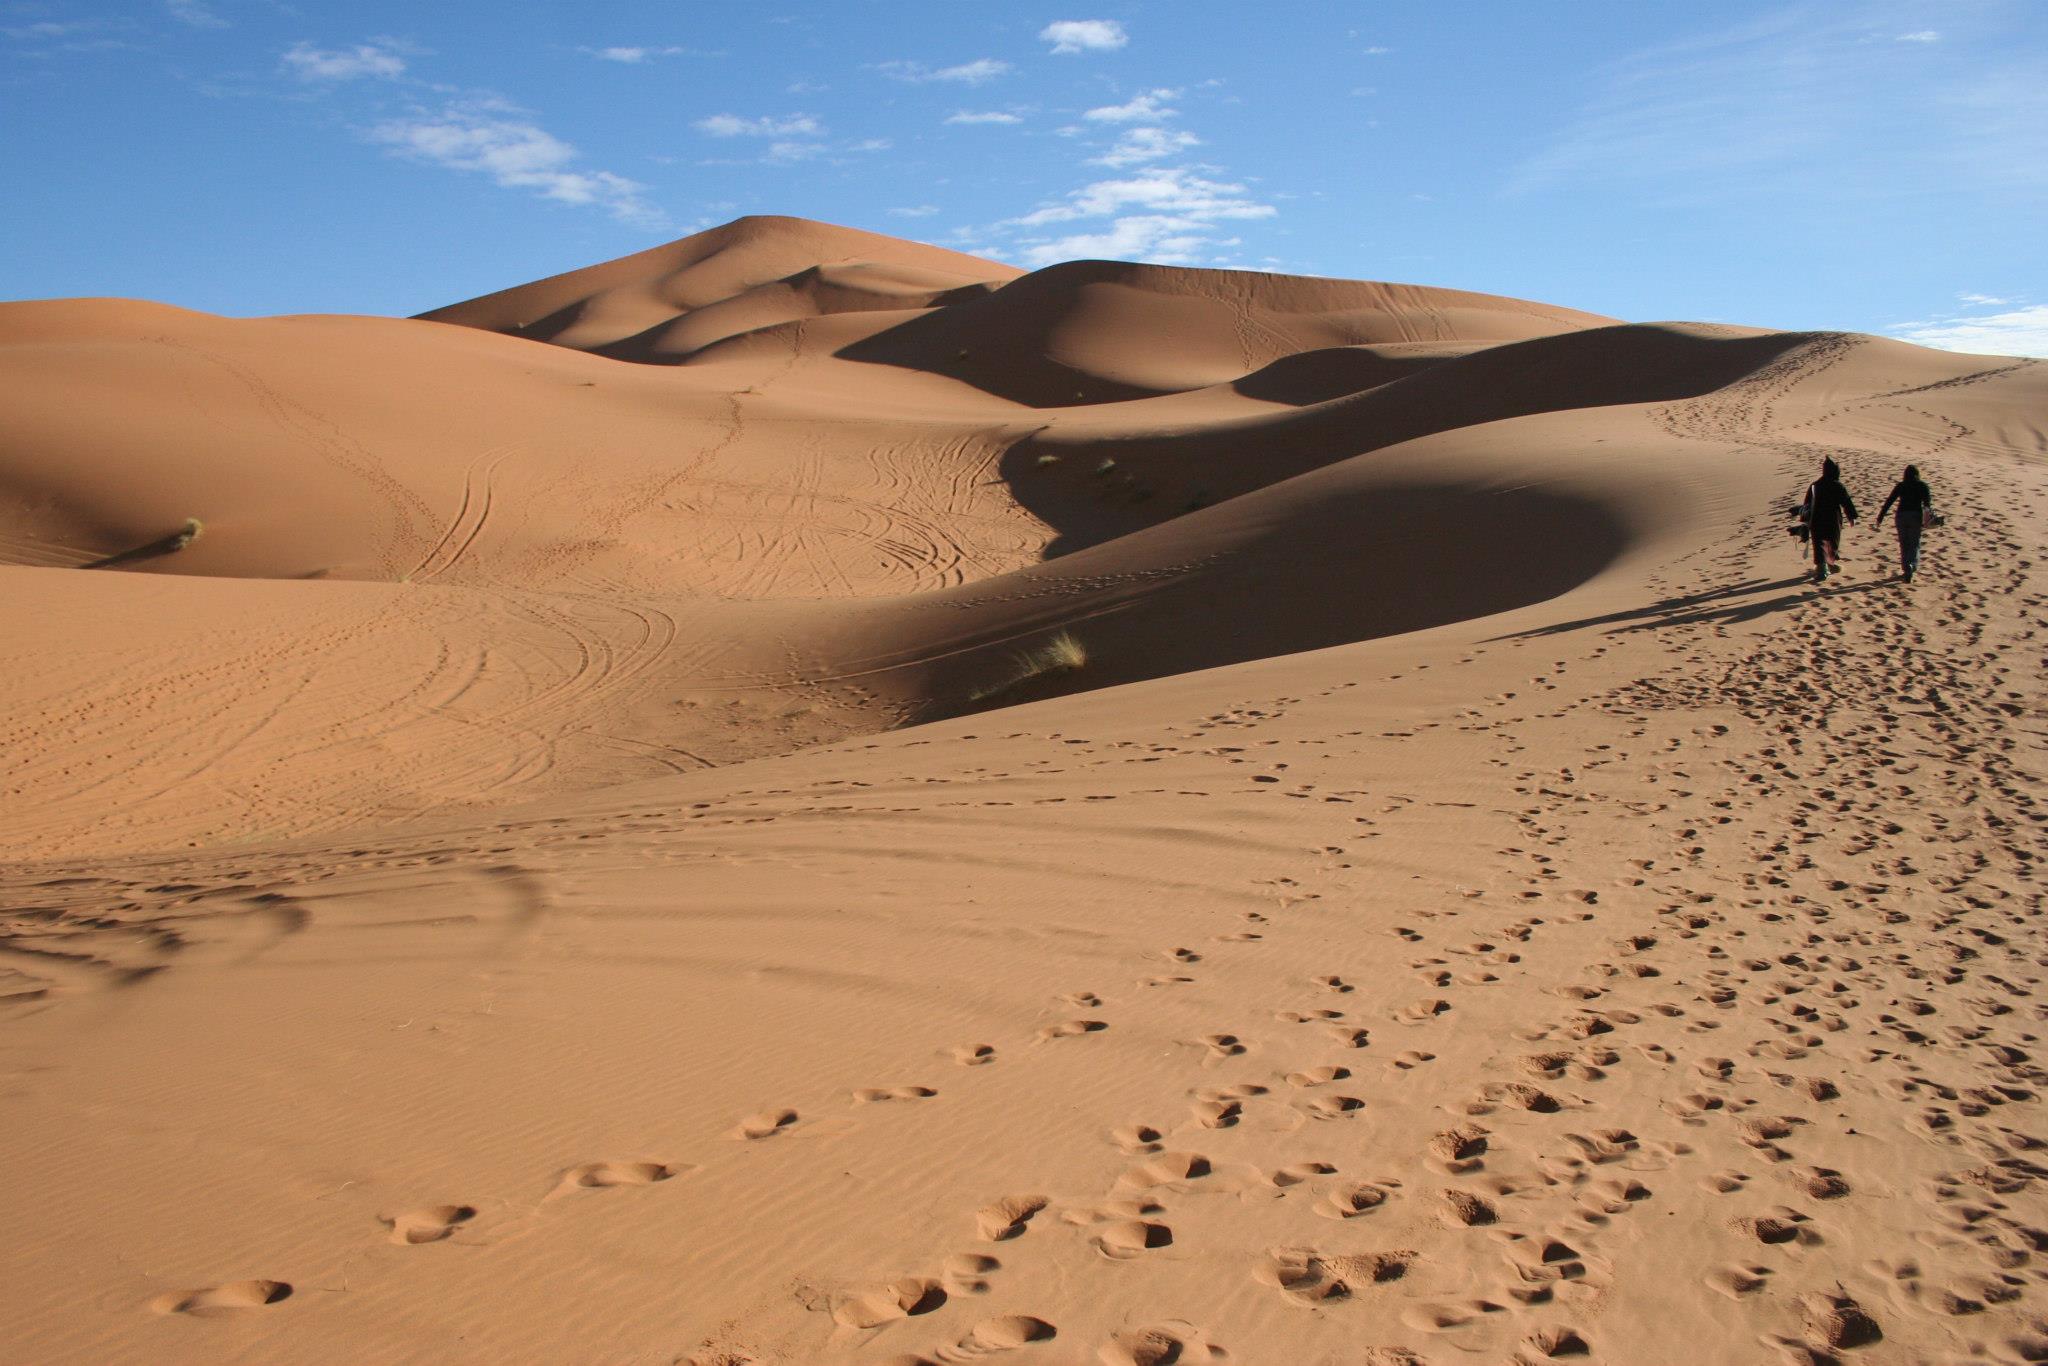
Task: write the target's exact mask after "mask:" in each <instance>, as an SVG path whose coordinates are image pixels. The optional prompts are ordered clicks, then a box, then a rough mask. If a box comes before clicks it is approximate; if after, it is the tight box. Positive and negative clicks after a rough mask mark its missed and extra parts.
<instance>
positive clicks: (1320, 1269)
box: [1252, 1247, 1351, 1309]
mask: <svg viewBox="0 0 2048 1366" xmlns="http://www.w3.org/2000/svg"><path fill="white" fill-rule="evenodd" d="M1252 1279H1253V1280H1255V1281H1257V1282H1258V1283H1259V1284H1260V1285H1268V1286H1271V1287H1273V1288H1274V1289H1275V1290H1278V1291H1279V1292H1280V1296H1281V1298H1282V1299H1285V1300H1286V1301H1287V1302H1288V1303H1289V1304H1294V1305H1299V1306H1301V1307H1302V1308H1304V1309H1313V1308H1315V1307H1316V1306H1317V1305H1319V1304H1322V1303H1325V1302H1326V1301H1329V1300H1341V1299H1344V1298H1346V1297H1347V1296H1349V1295H1350V1294H1351V1287H1350V1286H1349V1285H1346V1284H1345V1283H1344V1280H1343V1278H1342V1277H1340V1276H1338V1275H1337V1274H1336V1272H1335V1271H1334V1269H1333V1268H1331V1266H1330V1265H1329V1264H1328V1263H1327V1262H1325V1261H1324V1260H1323V1258H1322V1257H1321V1256H1320V1255H1318V1254H1317V1253H1314V1252H1311V1251H1309V1250H1308V1249H1306V1248H1298V1247H1283V1248H1277V1249H1275V1250H1274V1251H1273V1252H1272V1254H1271V1255H1270V1256H1268V1257H1267V1258H1266V1260H1265V1262H1264V1263H1262V1264H1261V1265H1260V1266H1259V1267H1258V1268H1257V1269H1256V1270H1255V1271H1253V1272H1252Z"/></svg>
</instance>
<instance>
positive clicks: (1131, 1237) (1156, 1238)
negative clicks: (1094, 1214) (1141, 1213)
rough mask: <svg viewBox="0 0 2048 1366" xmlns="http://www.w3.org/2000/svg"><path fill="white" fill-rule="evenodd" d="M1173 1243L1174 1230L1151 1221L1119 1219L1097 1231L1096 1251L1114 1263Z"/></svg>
mask: <svg viewBox="0 0 2048 1366" xmlns="http://www.w3.org/2000/svg"><path fill="white" fill-rule="evenodd" d="M1172 1243H1173V1230H1172V1229H1171V1228H1168V1227H1167V1226H1166V1225H1165V1224H1162V1223H1158V1222H1156V1221H1154V1220H1150V1219H1119V1220H1116V1221H1115V1222H1113V1223H1108V1224H1104V1225H1102V1226H1101V1227H1099V1228H1097V1229H1096V1230H1095V1250H1096V1251H1097V1252H1100V1253H1101V1254H1102V1255H1103V1256H1105V1257H1108V1258H1110V1259H1112V1260H1114V1261H1128V1260H1130V1259H1131V1258H1132V1257H1136V1256H1138V1255H1140V1254H1141V1253H1144V1252H1148V1251H1150V1250H1151V1249H1153V1248H1160V1247H1170V1246H1171V1245H1172Z"/></svg>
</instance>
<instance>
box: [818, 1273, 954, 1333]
mask: <svg viewBox="0 0 2048 1366" xmlns="http://www.w3.org/2000/svg"><path fill="white" fill-rule="evenodd" d="M945 1302H946V1291H945V1288H944V1287H943V1286H941V1285H940V1284H939V1283H938V1282H937V1281H930V1280H925V1279H924V1278H922V1277H919V1276H906V1277H905V1278H903V1279H902V1280H900V1281H893V1282H891V1283H890V1284H888V1285H885V1286H882V1287H880V1288H879V1289H875V1290H866V1291H862V1292H860V1293H859V1294H855V1295H848V1296H847V1297H846V1298H844V1299H842V1300H840V1301H839V1302H838V1303H836V1304H834V1305H833V1306H832V1321H833V1322H835V1323H837V1324H839V1325H840V1326H841V1327H844V1328H879V1327H881V1326H882V1325H883V1324H885V1323H893V1322H895V1321H896V1320H897V1319H907V1318H914V1317H915V1316H917V1315H919V1314H929V1313H931V1312H932V1310H934V1309H937V1308H938V1307H939V1306H940V1305H942V1304H944V1303H945Z"/></svg>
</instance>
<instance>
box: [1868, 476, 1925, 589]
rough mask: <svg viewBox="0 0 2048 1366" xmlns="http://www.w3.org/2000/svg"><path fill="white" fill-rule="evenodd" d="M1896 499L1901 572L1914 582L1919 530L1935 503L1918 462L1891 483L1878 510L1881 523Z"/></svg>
mask: <svg viewBox="0 0 2048 1366" xmlns="http://www.w3.org/2000/svg"><path fill="white" fill-rule="evenodd" d="M1893 503H1897V504H1898V505H1899V512H1898V516H1897V517H1895V518H1893V520H1892V525H1893V526H1895V527H1897V528H1898V529H1899V576H1900V577H1901V578H1903V579H1905V581H1906V582H1907V583H1911V582H1912V581H1913V573H1914V571H1915V570H1917V569H1919V568H1920V532H1921V529H1922V528H1923V527H1925V526H1926V525H1927V513H1928V511H1929V510H1930V509H1931V508H1932V507H1933V506H1934V491H1933V490H1932V489H1929V488H1928V487H1927V481H1926V480H1924V479H1922V478H1921V477H1920V467H1919V466H1918V465H1908V466H1906V473H1905V476H1904V477H1903V478H1901V479H1900V480H1899V482H1898V483H1896V484H1894V485H1892V491H1891V493H1890V494H1888V495H1886V497H1885V500H1884V506H1883V507H1881V508H1879V509H1878V510H1877V520H1878V524H1879V525H1880V526H1881V525H1883V523H1884V515H1885V514H1886V513H1887V512H1890V511H1891V509H1892V504H1893Z"/></svg>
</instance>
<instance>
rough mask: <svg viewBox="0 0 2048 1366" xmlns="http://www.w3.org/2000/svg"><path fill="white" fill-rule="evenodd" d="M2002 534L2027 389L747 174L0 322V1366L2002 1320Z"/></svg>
mask: <svg viewBox="0 0 2048 1366" xmlns="http://www.w3.org/2000/svg"><path fill="white" fill-rule="evenodd" d="M1823 456H1828V457H1832V458H1834V459H1837V460H1839V461H1840V462H1841V464H1842V466H1843V469H1844V473H1845V478H1846V480H1847V482H1848V484H1849V487H1850V489H1851V491H1852V492H1853V494H1854V495H1855V497H1856V499H1857V501H1858V502H1859V504H1860V505H1861V506H1862V510H1863V512H1864V521H1863V523H1862V524H1861V525H1860V526H1858V527H1857V528H1855V529H1854V530H1852V531H1851V532H1850V534H1849V537H1848V541H1847V543H1846V550H1847V553H1848V558H1847V560H1846V561H1845V571H1846V572H1845V573H1844V574H1843V575H1842V576H1840V577H1839V578H1837V579H1835V580H1832V581H1830V582H1829V583H1828V584H1826V585H1825V586H1817V585H1814V584H1812V583H1810V582H1808V575H1807V572H1806V571H1807V568H1808V563H1807V561H1806V559H1805V556H1804V551H1803V550H1802V548H1801V547H1800V546H1799V544H1798V543H1797V542H1795V541H1793V540H1792V539H1790V538H1789V537H1788V536H1787V535H1786V528H1787V526H1788V525H1789V509H1790V507H1791V505H1792V504H1793V503H1794V502H1795V501H1796V500H1797V498H1798V496H1799V493H1800V491H1801V490H1802V489H1803V488H1804V486H1805V484H1806V483H1807V482H1808V481H1809V480H1810V479H1811V478H1812V477H1813V474H1814V472H1815V469H1816V467H1817V466H1818V464H1819V461H1820V459H1821V458H1822V457H1823ZM1909 461H1910V462H1916V463H1917V464H1918V465H1919V466H1920V468H1921V469H1922V471H1923V472H1925V473H1926V475H1927V476H1928V478H1929V481H1930V482H1931V484H1932V485H1933V488H1934V494H1935V501H1936V505H1937V507H1939V508H1940V509H1941V510H1942V511H1943V512H1944V513H1945V514H1946V515H1947V518H1948V525H1947V526H1946V527H1944V528H1942V529H1940V530H1934V531H1930V532H1929V534H1928V542H1927V550H1926V557H1925V564H1924V568H1923V571H1922V574H1921V575H1920V577H1919V579H1918V580H1916V581H1915V582H1913V583H1912V584H1910V585H1907V584H1902V583H1900V582H1899V581H1898V579H1897V576H1896V573H1895V562H1894V559H1893V555H1892V551H1891V532H1890V528H1889V527H1888V526H1886V527H1879V526H1877V525H1875V524H1874V520H1873V519H1874V516H1875V513H1876V511H1877V505H1878V504H1879V503H1880V502H1881V501H1882V499H1883V497H1884V494H1885V493H1886V491H1887V490H1888V489H1889V488H1890V487H1891V484H1892V482H1893V481H1894V480H1895V479H1896V478H1897V476H1898V473H1899V470H1900V468H1901V467H1902V466H1903V465H1905V464H1906V463H1907V462H1909ZM2044 514H2048V364H2044V363H2042V362H2036V361H2028V360H2015V359H2011V358H2001V357H1978V356H1965V355H1955V354H1949V353H1944V352H1936V351H1928V350H1922V349H1919V348H1916V347H1912V346H1907V345H1904V344H1901V343H1897V342H1891V341H1886V340H1881V339H1878V338H1874V337H1869V336H1862V335H1855V334H1847V333H1786V332H1772V331H1767V330H1761V329H1754V328H1741V327H1731V326H1724V325H1705V324H1688V323H1651V324H1642V323H1625V322H1620V321H1617V320H1614V319H1609V318H1604V317H1599V316H1595V315H1591V314H1587V313H1582V312H1578V311H1575V310H1572V309H1569V308H1564V307H1554V306H1550V305H1546V304H1538V303H1530V302H1524V301H1519V300H1514V299H1506V298H1497V297H1492V296H1487V295H1481V294H1472V293H1463V292H1458V291H1454V290H1447V289H1435V288H1425V287H1420V286H1409V285H1398V284H1382V283H1369V282H1356V281H1346V280H1325V279H1306V278H1297V277H1289V276H1279V275H1262V274H1249V273H1237V272H1229V271H1215V270H1195V269H1177V268H1168V267H1159V266H1137V265H1127V264H1119V263H1109V262H1075V263H1070V264H1067V265H1061V266H1055V267H1052V268H1049V269H1046V270H1041V271H1037V272H1033V273H1030V274H1025V273H1022V272H1020V271H1017V270H1015V269H1013V268H1011V267H1008V266H1004V265H1000V264H998V263H995V262H990V261H983V260H979V259H976V258H973V257H968V256H962V255H959V254H957V253H954V252H950V251H945V250H942V249H939V248H936V247H930V246H924V245H919V244H915V243H910V242H904V241H897V240H894V239H891V238H887V237H881V236H877V235H873V234H869V233H863V232H857V231H853V230H850V229H844V228H837V227H831V226H827V225H822V224H816V223H810V222H805V221H801V220H795V219H780V218H748V219H741V220H739V221H737V222H735V223H732V224H729V225H727V226H725V227H722V228H718V229H715V230H712V231H710V232H706V233H701V234H698V235H697V236H694V237H691V238H688V239H685V240H683V241H681V242H678V243H674V244H671V245H668V246H664V247H660V248H657V249H655V250H653V251H649V252H644V253H641V254H639V255H636V256H632V257H627V258H624V259H622V260H619V261H613V262H608V263H604V264H601V265H597V266H592V267H589V268H587V269H584V270H578V271H573V272H570V273H568V274H565V275H560V276H556V277H553V278H551V279H546V280H542V281H539V282H536V283H533V284H528V285H521V286H517V287H514V288H511V289H507V290H505V291H503V292H501V293H498V294H493V295H490V296H487V297H484V298H481V299H476V300H471V301H468V302H464V303H454V304H451V305H449V306H447V307H443V308H439V309H436V310H434V311H433V312H430V313H427V314H424V315H422V316H421V317H420V318H416V319H391V318H375V317H338V316H319V317H284V318H264V319H245V320H234V319H227V318H220V317H214V316H209V315H204V314H198V313H191V312H186V311H182V310H179V309H176V308H170V307H166V306H162V305H157V304H150V303H144V302H136V301H128V300H108V299H90V300H59V301H46V302H27V303H16V304H6V305H0V628H4V629H0V656H4V663H0V736H4V743H0V797H4V805H0V810H4V812H5V818H4V820H0V853H4V865H0V950H4V953H0V1078H4V1081H0V1085H4V1094H5V1112H4V1113H5V1122H4V1123H0V1200H4V1206H0V1207H4V1209H5V1212H6V1219H5V1238H4V1246H5V1262H4V1266H5V1274H4V1276H0V1322H4V1324H5V1331H4V1333H0V1361H4V1362H6V1363H36V1364H38V1366H42V1364H45V1363H48V1364H55V1363H106V1362H117V1361H138V1362H139V1361H149V1362H157V1363H180V1362H192V1363H229V1362H241V1363H266V1364H285V1363H367V1362H416V1363H471V1362H474V1363H507V1362H564V1363H636V1364H638V1363H647V1364H650V1366H651V1364H653V1363H661V1364H663V1366H673V1364H674V1363H689V1364H690V1366H714V1364H716V1366H741V1364H742V1363H752V1364H755V1366H768V1364H769V1363H774V1364H776V1366H788V1364H795V1363H840V1362H845V1363H883V1362H889V1363H897V1364H898V1366H909V1364H910V1363H935V1362H958V1361H966V1360H978V1359H981V1358H984V1357H993V1358H995V1359H996V1360H998V1361H1000V1362H1003V1363H1005V1366H1007V1363H1010V1362H1015V1363H1017V1366H1032V1363H1045V1364H1046V1366H1064V1364H1066V1363H1098V1362H1099V1363H1108V1366H1136V1364H1140V1363H1142V1364H1143V1366H1164V1364H1165V1363H1172V1362H1180V1363H1203V1362H1224V1361H1230V1362H1237V1363H1241V1364H1243V1366H1263V1364H1264V1363H1306V1364H1311V1366H1314V1364H1325V1366H1404V1364H1408V1363H1431V1364H1432V1366H1442V1364H1443V1363H1454V1362H1467V1361H1471V1362H1518V1363H1540V1362H1547V1361H1551V1360H1553V1359H1556V1360H1567V1361H1573V1360H1576V1361H1589V1362H1604V1363H1610V1366H1633V1364H1636V1363H1644V1364H1656V1363H1675V1362H1687V1363H1729V1364H1730V1366H1747V1364H1748V1363H1759V1362H1762V1363H1775V1362H1787V1363H1808V1364H1810V1363H1820V1362H1833V1361H1840V1362H1845V1363H1863V1362H1868V1363H1943V1362H1963V1361H1993V1362H2038V1361H2043V1360H2048V1290H2044V1283H2048V1200H2044V1193H2043V1190H2042V1189H2041V1187H2040V1185H2039V1184H2038V1182H2039V1181H2040V1179H2041V1178H2042V1177H2043V1176H2044V1174H2048V1169H2044V1167H2043V1165H2042V1163H2043V1162H2044V1161H2048V1157H2044V1155H2043V1152H2042V1146H2043V1144H2044V1142H2048V1125H2044V1124H2043V1123H2042V1117H2041V1115H2040V1113H2039V1106H2040V1103H2041V1088H2042V1086H2043V1084H2044V1082H2048V1077H2044V1075H2043V1071H2042V1055H2043V1051H2044V1045H2043V1043H2042V1041H2041V1039H2040V1037H2039V1035H2040V1033H2041V1031H2042V1028H2043V1025H2042V1017H2043V1012H2044V1008H2048V988H2044V985H2043V981H2042V967H2043V963H2044V958H2043V948H2042V941H2041V938H2040V926H2041V923H2042V922H2041V917H2042V913H2043V909H2044V907H2043V874H2044V858H2048V757H2044V751H2048V705H2044V704H2048V684H2044V678H2048V620H2044V617H2048V536H2044V533H2043V530H2042V528H2043V526H2044V525H2048V522H2044Z"/></svg>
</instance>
